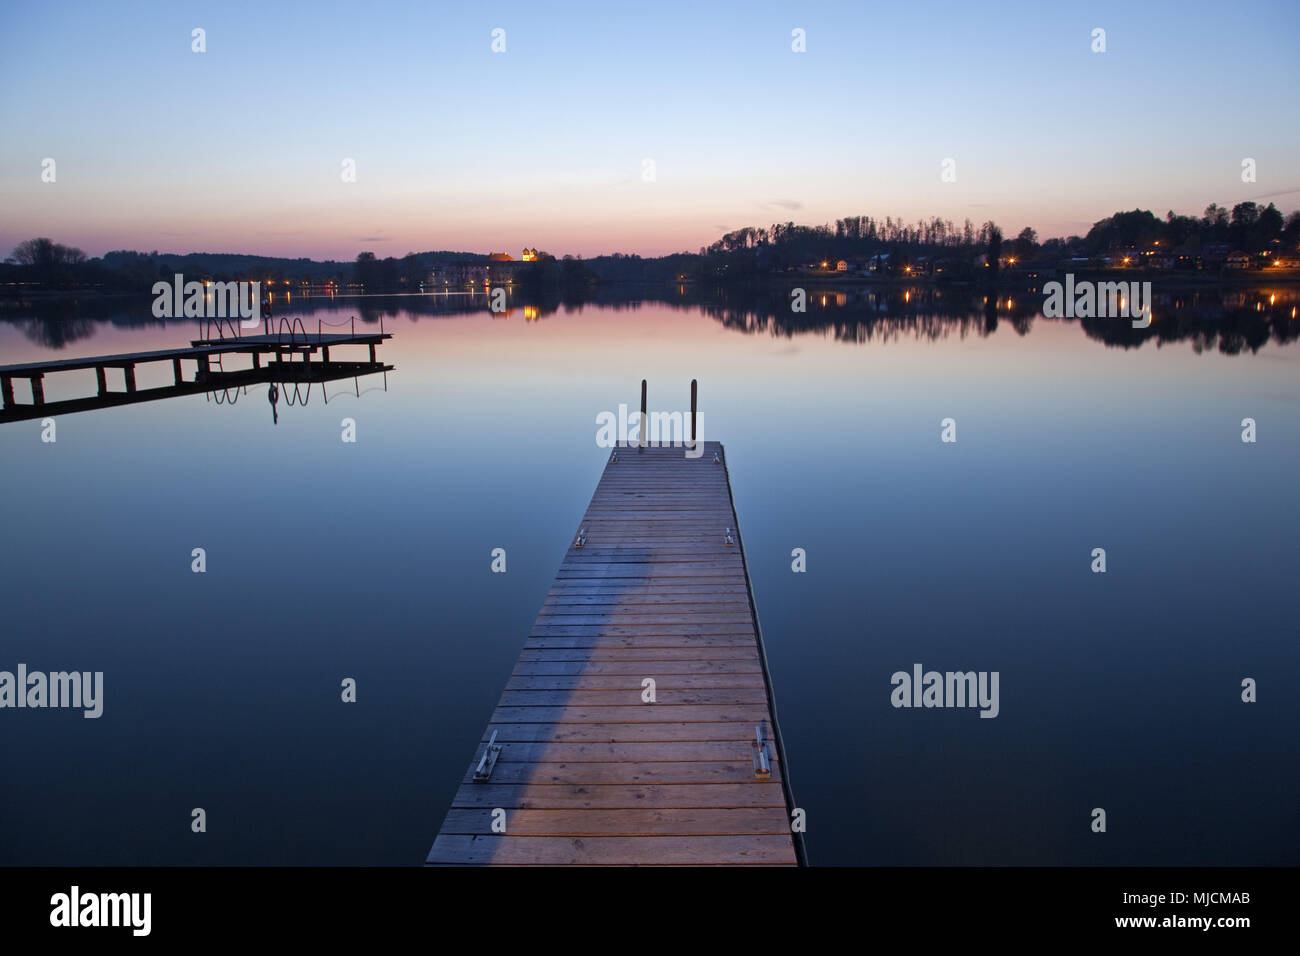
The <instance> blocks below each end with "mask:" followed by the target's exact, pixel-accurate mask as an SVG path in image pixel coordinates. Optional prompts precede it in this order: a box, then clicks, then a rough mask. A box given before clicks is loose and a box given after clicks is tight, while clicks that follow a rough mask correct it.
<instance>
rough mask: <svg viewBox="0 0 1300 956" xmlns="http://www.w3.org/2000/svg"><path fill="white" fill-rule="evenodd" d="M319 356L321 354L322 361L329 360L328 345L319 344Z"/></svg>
mask: <svg viewBox="0 0 1300 956" xmlns="http://www.w3.org/2000/svg"><path fill="white" fill-rule="evenodd" d="M320 356H321V360H322V361H324V362H328V361H329V360H330V347H329V346H328V345H323V346H321V350H320Z"/></svg>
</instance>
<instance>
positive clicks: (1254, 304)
mask: <svg viewBox="0 0 1300 956" xmlns="http://www.w3.org/2000/svg"><path fill="white" fill-rule="evenodd" d="M794 288H795V280H792V282H791V283H790V284H789V285H786V284H780V283H769V284H765V285H743V284H733V285H707V284H703V283H682V284H678V285H675V286H668V287H655V288H643V287H637V286H629V285H609V286H602V287H598V288H595V289H592V290H584V291H581V292H573V291H566V292H558V291H557V292H553V293H541V294H537V293H534V294H531V295H526V294H525V293H522V292H520V291H518V290H516V289H513V288H508V287H507V288H506V302H507V305H506V309H505V310H504V311H501V312H496V313H494V312H492V310H491V297H490V295H489V294H488V292H487V290H477V291H473V292H457V293H446V292H442V293H426V294H415V295H387V296H346V297H340V296H332V295H331V296H318V297H309V296H307V297H303V296H300V297H296V298H295V299H294V300H293V302H292V309H291V313H292V315H293V317H294V318H295V320H304V321H305V320H306V319H307V318H308V317H309V316H311V315H313V314H314V313H316V312H319V311H328V312H337V311H338V309H339V306H340V303H341V301H346V302H347V306H348V309H349V311H353V312H355V314H356V320H357V322H359V323H360V324H361V325H363V326H373V325H377V324H382V322H383V321H384V320H385V319H396V318H399V317H406V318H410V319H413V320H415V321H419V320H420V319H422V318H445V317H455V316H466V315H484V316H491V317H492V318H495V319H501V320H507V321H508V320H511V319H518V318H520V317H522V318H523V320H524V321H526V322H530V323H531V322H537V321H544V320H546V319H548V318H551V317H555V316H557V315H564V314H571V313H574V312H581V311H582V310H583V309H584V308H585V307H587V306H595V307H599V308H604V309H609V310H613V311H615V312H620V311H625V310H637V309H640V308H642V307H645V306H669V307H671V308H674V309H680V310H684V311H693V310H697V309H698V310H700V311H702V312H703V313H704V314H706V315H708V316H709V317H711V318H712V319H714V320H715V321H717V322H719V323H721V324H722V325H723V326H725V327H726V328H728V329H733V330H735V331H738V332H743V333H745V334H747V335H773V336H783V337H793V336H796V335H801V334H805V333H818V334H827V333H829V335H830V336H831V337H832V338H833V339H834V340H835V341H839V342H844V343H847V344H856V345H864V344H868V343H887V342H891V341H895V340H898V339H902V338H908V339H916V340H921V341H938V340H942V339H947V338H950V337H953V336H956V337H958V338H967V337H972V336H973V337H987V336H989V335H992V334H993V333H994V332H996V331H997V330H998V328H999V326H1000V324H1001V323H1003V322H1005V323H1007V324H1008V325H1010V326H1011V328H1013V329H1014V330H1015V331H1016V333H1017V334H1018V335H1022V336H1023V335H1027V334H1028V333H1029V331H1030V329H1031V328H1032V327H1033V325H1034V323H1035V322H1070V323H1072V322H1079V323H1080V324H1081V326H1082V328H1083V330H1084V332H1085V334H1086V336H1087V337H1088V338H1089V339H1091V340H1093V341H1097V342H1101V343H1102V344H1104V345H1107V346H1115V347H1119V348H1126V349H1128V348H1140V347H1141V346H1143V345H1146V344H1147V343H1148V342H1154V343H1156V344H1157V345H1160V344H1165V343H1172V342H1189V343H1190V344H1191V345H1192V347H1193V348H1194V349H1195V350H1196V351H1197V352H1200V351H1204V350H1217V351H1219V352H1221V353H1223V354H1228V355H1236V354H1240V353H1243V352H1256V351H1258V350H1259V349H1260V348H1262V347H1263V346H1264V345H1266V344H1268V343H1269V342H1275V343H1279V344H1281V343H1287V342H1293V341H1295V340H1296V339H1297V338H1300V320H1297V306H1298V305H1300V289H1296V288H1293V287H1285V286H1283V287H1268V286H1249V287H1247V286H1223V285H1201V286H1194V287H1182V288H1172V287H1166V288H1165V290H1164V291H1160V290H1159V289H1157V290H1156V291H1155V295H1154V305H1153V313H1152V314H1153V322H1152V325H1151V327H1150V328H1148V329H1134V328H1132V326H1131V325H1130V323H1129V322H1127V321H1124V320H1120V319H1046V318H1044V317H1043V316H1042V311H1041V308H1042V302H1043V296H1042V292H1041V290H1039V289H1037V288H1035V287H1028V288H1026V289H1024V290H1021V291H1012V292H1007V291H1003V292H1000V293H993V292H980V291H974V290H971V289H969V288H962V287H953V286H944V287H935V286H915V287H902V286H888V287H885V286H879V285H869V284H856V285H854V284H827V285H822V286H819V285H815V284H806V285H803V286H799V288H802V289H803V290H804V293H805V297H806V298H805V301H806V309H805V311H802V312H796V311H794V309H793V308H792V291H793V289H794ZM149 301H150V300H145V299H102V300H88V301H83V302H66V301H64V302H39V303H26V304H22V305H15V304H13V303H9V304H8V305H7V306H5V307H3V308H0V321H6V322H10V323H13V324H15V325H17V326H18V327H20V328H21V329H22V330H23V334H24V335H25V336H26V338H28V339H29V340H30V341H32V342H34V343H36V344H39V345H41V346H43V347H46V348H49V349H52V350H61V349H63V348H66V347H68V346H69V345H71V344H73V343H75V342H77V341H79V340H83V339H86V338H89V337H91V336H92V335H94V333H95V330H96V327H97V325H98V324H99V323H109V324H111V325H113V326H119V327H130V328H140V327H148V326H153V327H166V328H171V327H172V326H186V327H188V328H193V322H194V320H192V319H174V320H161V319H155V318H153V317H152V314H151V312H150V310H149V306H148V303H149Z"/></svg>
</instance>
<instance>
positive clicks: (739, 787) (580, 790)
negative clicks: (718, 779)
mask: <svg viewBox="0 0 1300 956" xmlns="http://www.w3.org/2000/svg"><path fill="white" fill-rule="evenodd" d="M452 806H454V807H465V808H482V807H490V808H496V807H501V808H503V809H506V810H510V809H520V810H529V809H532V810H557V809H569V810H573V809H579V808H583V807H599V808H601V809H604V810H627V809H633V808H635V809H641V808H645V807H663V808H666V807H676V808H687V809H689V808H703V807H716V808H720V809H725V808H728V807H780V808H781V809H785V793H784V792H783V791H782V790H781V785H780V784H779V783H767V782H762V781H747V782H745V783H687V784H643V785H636V784H609V785H593V784H588V785H583V786H564V785H557V784H545V783H537V784H531V783H530V784H500V783H493V782H491V781H489V782H487V783H467V784H465V785H463V786H462V787H461V788H460V789H459V790H457V791H456V796H455V797H454V798H453V800H452Z"/></svg>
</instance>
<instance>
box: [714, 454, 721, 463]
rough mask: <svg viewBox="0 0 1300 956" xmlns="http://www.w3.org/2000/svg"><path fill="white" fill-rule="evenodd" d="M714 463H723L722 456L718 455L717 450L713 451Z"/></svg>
mask: <svg viewBox="0 0 1300 956" xmlns="http://www.w3.org/2000/svg"><path fill="white" fill-rule="evenodd" d="M713 463H714V464H715V465H720V464H722V458H721V457H720V456H719V455H718V453H717V452H716V451H715V452H714V453H713Z"/></svg>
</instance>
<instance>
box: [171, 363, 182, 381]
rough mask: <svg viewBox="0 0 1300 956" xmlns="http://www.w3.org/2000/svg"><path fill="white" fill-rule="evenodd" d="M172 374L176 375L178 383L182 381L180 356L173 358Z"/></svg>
mask: <svg viewBox="0 0 1300 956" xmlns="http://www.w3.org/2000/svg"><path fill="white" fill-rule="evenodd" d="M172 375H174V376H175V377H176V384H177V385H179V384H180V383H181V360H180V359H178V358H174V359H172Z"/></svg>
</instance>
